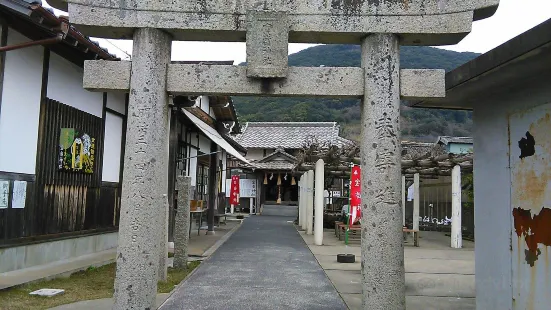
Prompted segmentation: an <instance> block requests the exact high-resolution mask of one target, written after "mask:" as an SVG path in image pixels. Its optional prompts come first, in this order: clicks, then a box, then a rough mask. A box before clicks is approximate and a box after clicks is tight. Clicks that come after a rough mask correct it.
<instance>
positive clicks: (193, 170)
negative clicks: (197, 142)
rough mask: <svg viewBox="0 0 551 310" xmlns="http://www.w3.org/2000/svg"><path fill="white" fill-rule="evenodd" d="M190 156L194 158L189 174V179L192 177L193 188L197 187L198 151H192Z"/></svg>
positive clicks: (190, 164) (191, 161) (192, 149)
mask: <svg viewBox="0 0 551 310" xmlns="http://www.w3.org/2000/svg"><path fill="white" fill-rule="evenodd" d="M189 156H190V157H192V158H190V159H189V161H190V163H189V174H188V177H191V186H196V185H197V157H196V156H197V150H196V149H194V148H191V149H190V152H189Z"/></svg>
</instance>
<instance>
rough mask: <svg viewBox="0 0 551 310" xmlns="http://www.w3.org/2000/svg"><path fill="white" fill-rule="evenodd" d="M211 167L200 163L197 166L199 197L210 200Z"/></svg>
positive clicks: (199, 198)
mask: <svg viewBox="0 0 551 310" xmlns="http://www.w3.org/2000/svg"><path fill="white" fill-rule="evenodd" d="M208 184H209V167H208V166H207V165H205V164H202V163H199V165H198V167H197V199H198V200H204V201H206V200H208Z"/></svg>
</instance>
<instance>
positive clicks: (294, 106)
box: [233, 45, 478, 140]
mask: <svg viewBox="0 0 551 310" xmlns="http://www.w3.org/2000/svg"><path fill="white" fill-rule="evenodd" d="M477 55H478V54H475V53H458V52H453V51H447V50H442V49H437V48H432V47H411V46H404V47H402V48H401V53H400V57H401V58H400V62H401V67H402V68H411V69H439V68H442V69H446V70H447V71H449V70H452V69H454V68H456V67H457V66H459V65H461V64H463V63H465V62H467V61H469V60H471V59H473V58H475V57H476V56H477ZM289 65H290V66H311V67H318V66H320V65H324V66H328V67H329V66H332V67H359V66H360V47H359V46H356V45H319V46H314V47H311V48H308V49H305V50H303V51H301V52H299V53H296V54H292V55H290V56H289ZM233 99H234V102H235V106H236V109H237V114H238V116H239V120H240V122H241V123H244V122H247V121H257V122H258V121H296V122H299V121H314V122H320V121H337V122H339V123H340V124H341V125H342V128H343V130H344V135H345V136H347V137H349V138H352V139H356V138H357V136H358V135H359V124H358V123H359V118H360V103H359V101H358V100H339V99H313V98H261V97H234V98H233ZM471 127H472V119H471V113H470V112H466V111H445V110H429V109H411V108H408V107H406V106H403V108H402V134H403V138H404V139H413V138H414V139H416V140H432V139H434V138H435V137H437V136H439V135H455V136H469V135H470V134H471Z"/></svg>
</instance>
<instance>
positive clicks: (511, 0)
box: [58, 0, 551, 63]
mask: <svg viewBox="0 0 551 310" xmlns="http://www.w3.org/2000/svg"><path fill="white" fill-rule="evenodd" d="M459 1H461V0H459ZM58 13H60V12H58ZM549 18H551V0H501V1H500V5H499V9H498V10H497V13H496V14H495V15H494V16H492V17H490V18H488V19H485V20H482V21H478V22H475V23H473V30H472V32H471V34H469V35H468V36H467V37H466V38H465V39H463V41H461V42H460V43H459V44H457V45H454V46H443V47H441V48H445V49H449V50H454V51H460V52H467V51H468V52H478V53H485V52H487V51H489V50H491V49H493V48H495V47H497V46H499V45H501V44H502V43H504V42H506V41H508V40H509V39H511V38H514V37H516V36H517V35H519V34H521V33H523V32H525V31H527V30H529V29H531V28H533V27H535V26H537V25H538V24H540V23H542V22H544V21H546V20H547V19H549ZM98 41H100V43H101V45H102V46H103V47H106V48H108V49H109V51H110V52H111V53H114V54H117V55H118V56H120V57H121V58H123V59H124V58H128V57H127V56H126V55H125V52H126V53H127V54H132V41H120V40H98ZM115 46H116V47H115ZM309 46H312V45H310V44H289V53H291V54H292V53H296V52H298V51H300V50H302V49H304V48H307V47H309ZM117 47H118V48H117ZM121 50H122V51H121ZM123 51H124V52H123ZM245 55H246V53H245V43H214V42H174V44H173V51H172V60H233V61H235V63H240V62H243V61H245Z"/></svg>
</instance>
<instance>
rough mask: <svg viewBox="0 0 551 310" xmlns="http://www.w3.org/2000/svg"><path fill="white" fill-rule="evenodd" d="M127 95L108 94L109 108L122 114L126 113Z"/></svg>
mask: <svg viewBox="0 0 551 310" xmlns="http://www.w3.org/2000/svg"><path fill="white" fill-rule="evenodd" d="M125 98H126V94H121V93H107V107H108V108H109V109H112V110H115V111H117V112H119V113H121V114H125V112H126V103H125V102H126V100H125Z"/></svg>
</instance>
